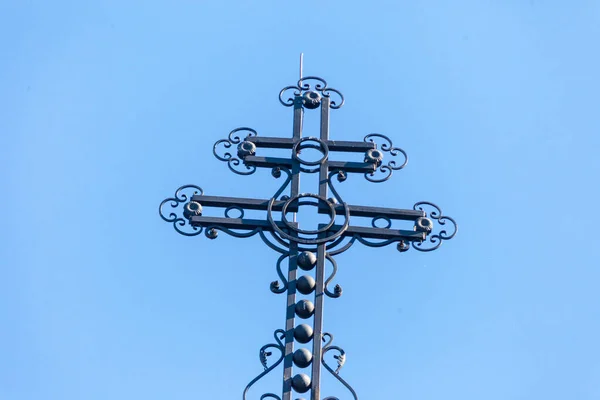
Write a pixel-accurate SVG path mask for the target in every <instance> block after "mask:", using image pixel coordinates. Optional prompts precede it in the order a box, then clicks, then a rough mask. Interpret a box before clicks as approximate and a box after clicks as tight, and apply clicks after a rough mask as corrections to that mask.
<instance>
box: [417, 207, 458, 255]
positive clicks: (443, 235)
mask: <svg viewBox="0 0 600 400" xmlns="http://www.w3.org/2000/svg"><path fill="white" fill-rule="evenodd" d="M424 206H425V207H424ZM427 207H429V208H432V209H433V210H432V211H429V213H428V214H427V210H426V208H427ZM413 210H421V211H425V213H426V215H428V216H429V218H432V219H434V220H436V221H437V223H438V225H441V226H444V225H446V222H450V223H451V224H452V230H451V233H448V231H447V230H446V229H445V228H442V229H441V230H440V231H439V232H437V233H434V234H433V235H432V234H430V235H428V238H429V240H428V241H424V242H413V243H412V247H413V248H414V249H415V250H418V251H432V250H435V249H437V248H438V247H440V246H441V245H442V242H443V241H444V240H450V239H452V238H453V237H454V235H456V232H457V231H458V225H457V224H456V221H454V219H453V218H451V217H448V216H445V215H443V214H442V210H441V209H440V208H439V207H438V206H436V205H435V204H433V203H430V202H428V201H420V202H418V203H416V204H415V205H414V206H413ZM425 243H429V244H431V245H432V246H430V247H426V246H424V244H425Z"/></svg>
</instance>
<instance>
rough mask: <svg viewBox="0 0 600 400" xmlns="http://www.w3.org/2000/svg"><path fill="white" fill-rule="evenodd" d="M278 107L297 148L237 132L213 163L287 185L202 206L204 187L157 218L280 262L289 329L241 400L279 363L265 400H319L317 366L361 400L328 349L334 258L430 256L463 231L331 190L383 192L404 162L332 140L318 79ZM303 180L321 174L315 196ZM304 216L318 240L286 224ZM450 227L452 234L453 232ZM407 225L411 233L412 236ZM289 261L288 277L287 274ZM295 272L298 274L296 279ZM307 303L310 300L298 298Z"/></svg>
mask: <svg viewBox="0 0 600 400" xmlns="http://www.w3.org/2000/svg"><path fill="white" fill-rule="evenodd" d="M290 92H293V97H289V98H288V99H285V97H288V96H286V93H290ZM333 97H335V100H334V99H333ZM279 101H280V102H281V104H283V105H284V106H286V107H293V112H294V123H293V135H292V137H291V138H282V137H266V136H260V135H258V133H257V132H256V131H255V130H253V129H250V128H237V129H234V130H233V131H231V133H230V134H229V137H228V138H227V139H223V140H219V141H217V142H216V143H215V145H214V147H213V153H214V155H215V157H216V158H217V159H219V160H221V161H224V162H226V163H227V165H228V166H229V168H230V169H231V170H232V171H233V172H235V173H236V174H241V175H250V174H253V173H254V172H255V171H256V170H257V169H258V168H269V169H271V174H272V175H273V177H275V178H277V179H281V178H283V183H282V184H281V186H280V188H279V189H278V190H277V192H276V193H275V194H273V196H271V197H270V198H268V199H253V198H242V197H218V196H206V195H204V192H203V190H202V189H201V188H200V187H198V186H194V185H186V186H182V187H180V188H179V189H177V191H176V192H175V196H174V197H171V198H168V199H165V200H164V201H163V202H162V203H161V204H160V215H161V217H162V218H163V219H164V220H165V221H167V222H170V223H172V224H173V226H174V228H175V230H176V231H177V232H179V233H180V234H182V235H186V236H195V235H199V234H201V233H202V232H204V233H205V235H206V236H207V237H208V238H210V239H215V238H216V237H217V235H218V231H221V232H225V233H227V234H229V235H232V236H235V237H242V238H246V237H251V236H255V235H259V236H260V237H261V239H262V240H263V241H264V242H265V243H266V244H267V245H268V246H269V247H270V248H272V249H273V250H275V251H276V252H278V253H280V257H279V259H278V260H277V264H276V270H277V274H278V276H279V280H277V281H274V282H272V283H271V291H272V292H274V293H287V312H286V322H285V329H277V330H276V331H275V333H274V337H275V342H274V343H269V344H267V345H265V346H263V347H262V348H261V349H260V352H259V357H260V362H261V364H262V365H263V367H264V371H262V372H261V373H260V374H259V375H258V376H257V377H256V378H254V379H253V380H252V381H251V382H250V383H249V384H248V386H247V387H246V388H245V390H244V392H243V399H244V400H246V399H247V393H248V391H249V389H250V388H251V387H252V386H253V385H254V384H255V383H256V382H257V381H258V380H260V379H261V378H262V377H263V376H265V375H266V374H268V373H269V372H270V371H272V370H273V369H275V368H276V367H277V366H278V365H280V364H281V363H282V362H283V390H282V396H281V397H280V396H279V395H277V394H274V393H265V394H263V395H262V396H261V397H260V399H261V400H262V399H277V400H291V399H292V393H293V391H295V392H297V393H306V392H308V391H310V392H311V393H310V398H311V400H321V393H320V391H321V385H320V382H321V366H323V367H325V369H326V370H327V371H328V372H330V373H331V374H332V375H333V376H334V377H335V378H336V379H337V380H338V381H339V382H341V383H342V384H343V385H344V386H345V387H346V388H347V389H348V390H349V391H350V393H351V394H352V396H353V398H354V399H355V400H357V399H358V397H357V395H356V393H355V391H354V389H352V387H351V386H350V385H349V384H348V383H347V382H346V381H345V380H344V379H343V378H342V377H341V376H340V369H341V368H342V366H343V365H344V363H345V361H346V353H345V351H344V350H343V349H342V348H341V347H338V346H335V345H332V342H333V335H331V334H330V333H327V332H324V331H323V305H324V300H325V297H326V296H327V297H330V298H338V297H340V296H341V294H342V288H341V287H340V286H339V285H336V286H335V287H334V288H333V290H331V289H330V287H329V286H328V285H329V283H330V282H331V281H332V279H333V278H334V276H335V274H336V272H337V268H338V267H337V264H336V262H335V260H334V258H333V256H335V255H337V254H340V253H342V252H344V251H346V250H348V249H349V248H350V247H351V246H352V245H353V244H355V243H356V242H360V243H362V244H364V245H366V246H370V247H382V246H387V245H390V244H396V245H397V248H398V250H399V251H400V252H405V251H407V250H409V249H410V248H411V247H412V248H413V249H416V250H419V251H431V250H435V249H437V248H438V247H439V246H440V245H441V244H442V242H443V241H444V240H448V239H451V238H452V237H454V235H455V234H456V230H457V225H456V222H455V221H454V220H453V219H452V218H450V217H447V216H444V215H443V214H442V211H441V210H440V208H439V207H437V206H436V205H434V204H433V203H429V202H419V203H416V204H415V205H414V206H413V207H412V209H396V208H382V207H372V206H359V205H351V204H347V203H346V202H345V201H344V200H343V198H342V196H341V195H340V193H339V192H338V190H337V189H336V187H335V186H334V183H333V181H334V178H335V179H337V181H338V182H339V183H341V182H344V181H345V180H346V179H347V177H348V174H363V175H364V177H365V178H366V179H367V180H369V181H371V182H384V181H386V180H388V179H389V178H390V177H391V176H392V174H393V172H394V171H397V170H400V169H402V168H404V167H405V166H406V163H407V161H408V157H407V155H406V153H405V152H404V150H402V149H400V148H398V147H394V146H393V144H392V142H391V140H390V139H389V138H388V137H386V136H384V135H380V134H376V133H372V134H369V135H367V136H365V138H364V140H363V141H361V142H358V141H339V140H331V139H330V138H329V115H330V111H331V110H332V109H334V110H335V109H338V108H340V107H342V105H343V104H344V98H343V96H342V94H341V93H340V92H339V91H338V90H336V89H333V88H330V87H328V86H327V83H326V82H325V80H323V79H321V78H318V77H314V76H310V77H304V78H302V77H301V79H300V80H299V81H298V83H297V85H294V86H287V87H285V88H283V89H282V90H281V92H280V93H279ZM305 110H308V111H312V110H320V128H319V131H320V132H319V135H318V137H317V136H307V137H303V136H302V127H303V119H304V112H305ZM269 149H287V150H289V151H290V153H291V154H290V156H289V157H285V158H281V157H269V156H265V155H263V152H266V151H268V150H269ZM307 149H312V152H313V153H314V152H317V154H319V156H318V158H317V159H313V160H309V159H306V157H304V158H303V155H302V151H303V150H307ZM333 153H359V154H360V155H364V158H363V161H362V162H356V161H333V160H332V159H331V158H330V156H331V155H332V154H333ZM303 173H304V174H318V176H319V184H318V191H317V193H305V192H301V191H300V176H301V175H302V174H303ZM329 191H330V192H331V197H330V196H329V194H328V193H329ZM284 193H285V194H284ZM306 206H308V207H311V206H312V207H316V208H317V210H318V212H319V213H320V214H325V215H328V216H329V222H328V223H323V224H319V225H318V226H317V229H313V230H308V229H302V228H300V225H299V224H298V223H297V222H296V221H295V219H294V218H293V219H292V220H290V217H289V214H292V213H296V212H298V210H299V209H300V208H301V207H306ZM165 207H167V210H165V209H164V208H165ZM169 207H170V209H169ZM207 208H220V209H223V210H224V216H221V217H214V216H205V215H204V212H205V211H206V209H207ZM234 210H235V211H236V212H237V214H238V215H236V216H235V217H234V216H233V215H232V212H233V211H234ZM247 210H259V211H262V212H264V213H265V215H264V218H262V219H250V218H245V217H244V214H245V211H247ZM294 216H295V214H294ZM359 217H362V218H368V219H370V222H371V224H370V226H364V225H360V224H356V223H355V222H356V221H359V220H360V218H359ZM393 221H402V222H399V223H401V224H404V225H405V228H404V229H398V228H397V227H392V225H393ZM448 222H449V223H450V224H448V226H449V227H450V229H448V230H447V229H446V225H447V223H448ZM397 223H398V222H397ZM382 224H383V226H381V225H382ZM406 224H409V226H408V227H406ZM407 228H408V229H407ZM286 259H287V261H288V262H287V275H286V274H284V272H283V267H282V263H283V262H284V261H285V260H286ZM326 263H329V264H330V265H331V271H332V272H331V273H330V274H329V276H326ZM298 268H300V270H301V276H299V277H298V273H299V272H300V271H299V270H298ZM311 271H314V276H313V274H312V273H311ZM307 296H313V297H312V299H307V298H302V297H307ZM296 318H299V319H305V320H309V319H312V326H311V325H310V324H307V323H300V324H296ZM295 342H296V343H299V344H300V345H305V344H308V343H310V342H312V349H311V350H309V349H307V348H305V347H301V346H300V348H298V349H297V350H296V351H294V344H295ZM273 352H279V357H278V358H277V360H275V361H274V362H272V363H269V357H270V356H272V355H273ZM328 352H332V354H333V358H334V359H335V360H336V361H337V367H336V368H335V369H334V368H333V367H331V366H330V365H329V364H328V363H327V361H326V358H325V355H326V354H327V353H328ZM294 368H298V369H304V368H307V369H310V375H309V374H307V373H297V374H294V373H293V370H294ZM307 372H308V371H307ZM336 399H338V398H337V397H335V396H329V397H326V398H324V399H323V400H336Z"/></svg>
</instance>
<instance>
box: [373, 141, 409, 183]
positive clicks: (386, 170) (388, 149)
mask: <svg viewBox="0 0 600 400" xmlns="http://www.w3.org/2000/svg"><path fill="white" fill-rule="evenodd" d="M375 138H379V139H383V143H382V144H381V145H380V146H379V149H380V150H381V151H382V152H384V153H389V155H390V156H392V157H396V156H398V155H399V154H402V156H403V157H404V161H403V162H402V164H398V163H397V162H396V160H395V159H392V160H390V161H388V163H387V164H384V163H383V160H385V157H383V156H382V157H381V158H380V159H379V164H378V165H379V168H378V171H379V172H380V173H381V174H378V175H379V176H376V173H375V172H370V173H366V174H365V178H366V179H367V180H368V181H369V182H375V183H379V182H385V181H387V180H388V179H390V177H391V176H392V173H393V172H394V171H398V170H400V169H402V168H404V167H405V166H406V164H407V163H408V155H407V154H406V152H405V151H404V150H402V149H401V148H399V147H394V145H393V144H392V141H391V140H390V138H389V137H387V136H385V135H382V134H379V133H371V134H369V135H367V136H365V138H364V141H365V142H373V143H376V140H375ZM379 155H381V154H378V156H379ZM367 158H368V156H367V157H366V159H367Z"/></svg>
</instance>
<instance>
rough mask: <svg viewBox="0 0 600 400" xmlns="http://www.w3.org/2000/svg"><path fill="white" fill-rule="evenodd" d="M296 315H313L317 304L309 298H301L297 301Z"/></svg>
mask: <svg viewBox="0 0 600 400" xmlns="http://www.w3.org/2000/svg"><path fill="white" fill-rule="evenodd" d="M295 310H296V315H297V316H299V317H300V318H302V319H306V318H310V317H312V315H313V313H314V312H315V305H314V304H313V303H311V302H310V301H309V300H300V301H299V302H297V303H296V308H295Z"/></svg>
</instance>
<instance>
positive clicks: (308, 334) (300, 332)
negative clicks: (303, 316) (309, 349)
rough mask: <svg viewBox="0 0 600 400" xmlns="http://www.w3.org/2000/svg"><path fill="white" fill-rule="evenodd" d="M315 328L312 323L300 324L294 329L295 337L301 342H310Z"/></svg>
mask: <svg viewBox="0 0 600 400" xmlns="http://www.w3.org/2000/svg"><path fill="white" fill-rule="evenodd" d="M312 337H313V329H312V328H311V327H310V325H306V324H300V325H298V326H297V327H296V328H295V329H294V338H295V339H296V340H297V341H298V342H299V343H308V342H310V341H311V340H312Z"/></svg>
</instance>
